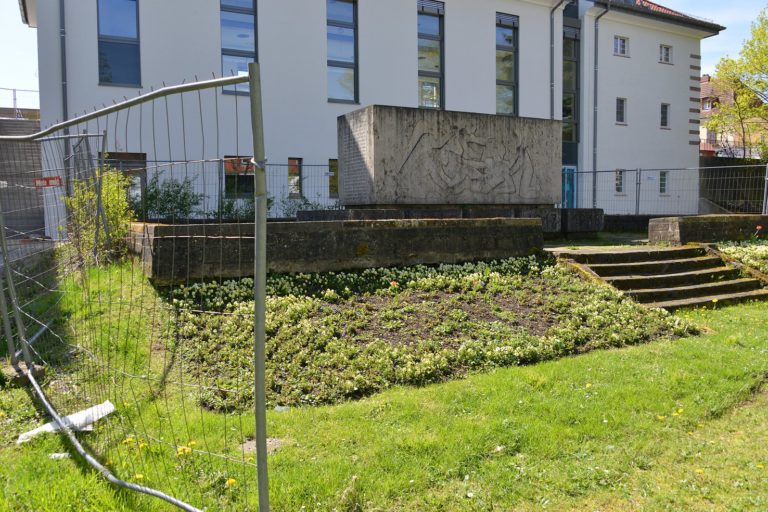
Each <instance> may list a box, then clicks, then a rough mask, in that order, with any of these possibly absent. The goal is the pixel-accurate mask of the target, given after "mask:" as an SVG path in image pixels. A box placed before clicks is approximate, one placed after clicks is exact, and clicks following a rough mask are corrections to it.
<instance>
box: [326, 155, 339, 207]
mask: <svg viewBox="0 0 768 512" xmlns="http://www.w3.org/2000/svg"><path fill="white" fill-rule="evenodd" d="M328 197H331V198H336V197H339V161H338V160H336V159H332V160H328Z"/></svg>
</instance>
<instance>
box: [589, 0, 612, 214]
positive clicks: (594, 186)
mask: <svg viewBox="0 0 768 512" xmlns="http://www.w3.org/2000/svg"><path fill="white" fill-rule="evenodd" d="M610 10H611V0H608V6H607V7H606V8H605V10H604V11H603V12H601V13H600V14H599V15H598V16H597V17H596V18H595V39H594V41H592V44H593V45H594V47H595V76H594V78H593V81H594V83H593V84H592V90H593V93H594V97H593V98H592V103H593V105H592V106H593V109H594V111H593V119H592V208H597V79H598V69H599V66H598V61H599V55H600V52H599V50H600V45H599V44H598V39H599V35H600V18H602V17H603V16H605V15H606V14H608V11H610Z"/></svg>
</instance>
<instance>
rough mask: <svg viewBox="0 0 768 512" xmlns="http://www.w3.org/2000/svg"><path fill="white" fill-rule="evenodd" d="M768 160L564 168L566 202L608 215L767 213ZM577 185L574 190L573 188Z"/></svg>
mask: <svg viewBox="0 0 768 512" xmlns="http://www.w3.org/2000/svg"><path fill="white" fill-rule="evenodd" d="M767 178H768V171H767V170H766V167H765V166H764V165H751V166H750V165H738V166H727V167H701V168H691V169H671V168H670V169H615V170H607V171H597V172H591V171H579V172H575V171H573V170H572V169H570V168H568V169H564V171H563V191H564V192H563V194H564V195H563V197H564V202H563V203H562V204H561V206H562V207H564V208H569V207H573V205H576V207H578V208H600V209H602V210H604V211H605V213H606V214H608V215H653V216H666V215H705V214H743V213H762V212H763V211H765V209H766V191H767V190H768V188H767V184H768V181H767ZM574 191H575V192H574Z"/></svg>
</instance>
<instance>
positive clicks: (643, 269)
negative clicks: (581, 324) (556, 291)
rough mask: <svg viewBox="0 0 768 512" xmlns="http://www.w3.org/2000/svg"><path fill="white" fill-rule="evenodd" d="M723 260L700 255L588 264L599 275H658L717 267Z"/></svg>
mask: <svg viewBox="0 0 768 512" xmlns="http://www.w3.org/2000/svg"><path fill="white" fill-rule="evenodd" d="M722 264H723V261H722V260H721V259H720V258H718V257H716V256H701V257H697V258H685V259H679V260H663V261H643V262H639V263H606V264H599V265H589V268H591V269H592V270H593V271H594V272H595V273H596V274H597V275H598V276H600V277H617V276H658V275H660V274H677V273H681V272H692V271H694V270H704V269H709V268H715V267H719V266H721V265H722Z"/></svg>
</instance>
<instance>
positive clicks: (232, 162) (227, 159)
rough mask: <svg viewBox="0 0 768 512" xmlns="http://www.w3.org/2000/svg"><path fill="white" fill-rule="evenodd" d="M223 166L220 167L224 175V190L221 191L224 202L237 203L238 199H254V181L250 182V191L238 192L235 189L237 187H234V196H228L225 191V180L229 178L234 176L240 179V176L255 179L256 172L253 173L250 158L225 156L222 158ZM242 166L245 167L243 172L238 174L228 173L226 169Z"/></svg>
mask: <svg viewBox="0 0 768 512" xmlns="http://www.w3.org/2000/svg"><path fill="white" fill-rule="evenodd" d="M237 160H239V162H236V161H237ZM223 164H224V165H223V166H222V171H223V173H224V190H223V191H222V193H223V197H224V199H225V200H229V201H237V200H240V199H252V198H253V197H254V196H253V194H254V190H255V186H256V183H255V181H253V182H252V184H251V187H250V191H246V192H238V191H237V189H238V188H239V187H237V186H236V187H235V193H234V194H230V193H229V192H228V191H227V178H228V177H230V176H234V177H236V178H240V177H241V176H250V177H251V178H252V180H255V179H256V178H255V176H256V172H255V169H254V165H253V163H251V157H247V156H237V155H229V156H226V155H225V156H224V161H223ZM243 165H244V166H245V170H244V171H242V172H240V171H229V170H228V169H227V167H229V166H237V167H239V166H243ZM238 181H239V180H238Z"/></svg>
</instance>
